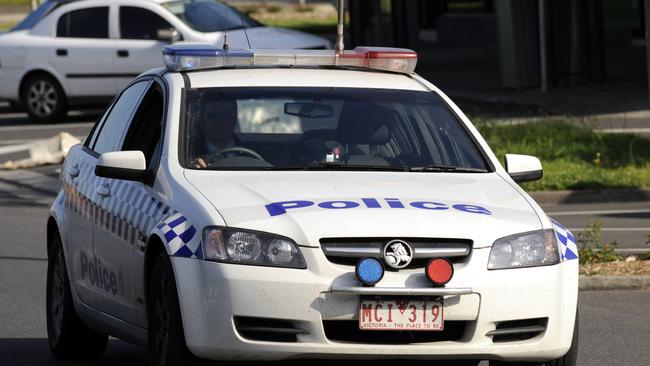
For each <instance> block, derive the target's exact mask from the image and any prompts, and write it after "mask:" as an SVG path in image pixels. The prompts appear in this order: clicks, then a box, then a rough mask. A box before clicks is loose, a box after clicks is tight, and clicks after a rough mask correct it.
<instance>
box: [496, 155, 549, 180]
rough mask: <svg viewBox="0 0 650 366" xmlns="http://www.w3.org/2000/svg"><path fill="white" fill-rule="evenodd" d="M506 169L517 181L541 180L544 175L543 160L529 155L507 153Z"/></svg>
mask: <svg viewBox="0 0 650 366" xmlns="http://www.w3.org/2000/svg"><path fill="white" fill-rule="evenodd" d="M505 163H506V171H507V172H508V174H509V175H510V177H511V178H512V180H514V181H515V182H517V183H523V182H532V181H535V180H540V179H542V177H543V176H544V171H543V170H542V162H540V161H539V159H538V158H536V157H534V156H529V155H518V154H506V158H505Z"/></svg>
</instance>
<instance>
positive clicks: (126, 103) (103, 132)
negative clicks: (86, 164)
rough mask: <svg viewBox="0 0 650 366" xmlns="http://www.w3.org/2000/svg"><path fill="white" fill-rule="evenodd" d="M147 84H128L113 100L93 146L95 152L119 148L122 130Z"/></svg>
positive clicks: (141, 82) (147, 82)
mask: <svg viewBox="0 0 650 366" xmlns="http://www.w3.org/2000/svg"><path fill="white" fill-rule="evenodd" d="M148 84H149V81H140V82H137V83H135V84H133V85H131V86H129V87H128V88H127V89H125V90H124V91H123V92H122V94H121V95H120V97H119V98H118V99H117V101H115V105H114V106H113V109H112V110H111V111H110V112H109V114H108V116H107V117H106V121H105V122H104V124H103V125H102V126H101V127H100V131H99V135H98V136H97V141H96V142H95V145H94V147H93V150H94V151H95V152H96V153H98V154H103V153H105V152H109V151H117V150H119V146H121V143H122V137H123V136H124V131H125V130H126V128H127V126H128V125H129V122H130V121H131V116H132V115H133V109H134V108H135V106H136V105H137V103H138V102H139V101H140V97H142V94H143V93H144V90H145V88H146V87H147V85H148Z"/></svg>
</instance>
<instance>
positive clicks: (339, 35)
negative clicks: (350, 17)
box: [336, 0, 345, 54]
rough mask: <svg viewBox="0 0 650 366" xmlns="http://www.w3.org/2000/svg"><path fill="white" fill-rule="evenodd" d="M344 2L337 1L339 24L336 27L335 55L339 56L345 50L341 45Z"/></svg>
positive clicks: (342, 44) (343, 45)
mask: <svg viewBox="0 0 650 366" xmlns="http://www.w3.org/2000/svg"><path fill="white" fill-rule="evenodd" d="M344 5H345V0H339V23H338V25H337V27H336V53H337V54H341V53H343V50H344V49H345V44H344V43H343V26H344V23H345V6H344Z"/></svg>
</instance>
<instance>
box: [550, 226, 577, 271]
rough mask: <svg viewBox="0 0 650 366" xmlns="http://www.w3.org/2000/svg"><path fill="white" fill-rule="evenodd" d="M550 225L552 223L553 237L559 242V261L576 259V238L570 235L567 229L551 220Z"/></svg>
mask: <svg viewBox="0 0 650 366" xmlns="http://www.w3.org/2000/svg"><path fill="white" fill-rule="evenodd" d="M551 223H553V228H554V229H555V235H556V236H557V239H558V240H559V241H560V259H561V260H562V261H563V262H564V261H568V260H572V259H578V245H577V244H576V238H575V237H574V236H573V234H571V232H570V231H569V229H567V228H566V227H564V226H563V225H562V224H560V223H559V222H557V221H555V220H553V219H551Z"/></svg>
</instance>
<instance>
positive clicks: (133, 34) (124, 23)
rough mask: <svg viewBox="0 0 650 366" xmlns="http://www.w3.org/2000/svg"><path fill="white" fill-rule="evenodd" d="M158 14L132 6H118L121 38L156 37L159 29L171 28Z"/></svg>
mask: <svg viewBox="0 0 650 366" xmlns="http://www.w3.org/2000/svg"><path fill="white" fill-rule="evenodd" d="M172 28H173V27H172V25H171V24H169V22H168V21H166V20H165V19H163V18H162V17H161V16H160V15H158V14H156V13H154V12H152V11H149V10H147V9H143V8H138V7H134V6H121V7H120V35H121V38H122V39H158V31H159V30H168V29H172Z"/></svg>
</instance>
